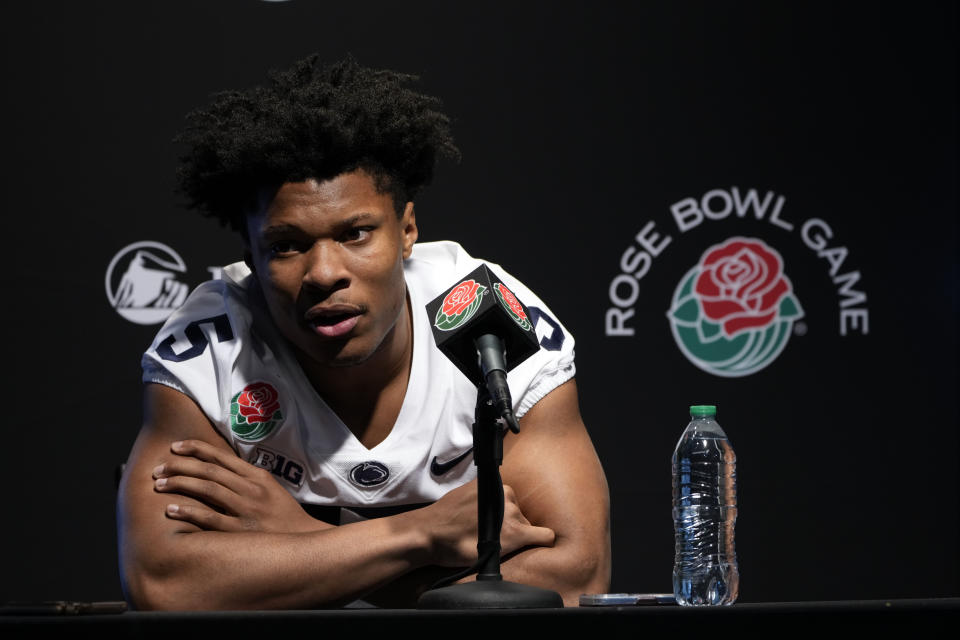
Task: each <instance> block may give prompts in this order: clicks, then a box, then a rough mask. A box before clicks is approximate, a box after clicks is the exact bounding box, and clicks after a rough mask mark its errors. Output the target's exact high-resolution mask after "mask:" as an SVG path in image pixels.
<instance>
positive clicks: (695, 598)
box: [673, 405, 740, 605]
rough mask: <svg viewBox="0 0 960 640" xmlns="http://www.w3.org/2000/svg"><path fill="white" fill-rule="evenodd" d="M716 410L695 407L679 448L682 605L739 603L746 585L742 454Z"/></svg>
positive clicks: (676, 506)
mask: <svg viewBox="0 0 960 640" xmlns="http://www.w3.org/2000/svg"><path fill="white" fill-rule="evenodd" d="M716 414H717V408H716V407H715V406H713V405H694V406H692V407H690V417H691V420H690V424H688V425H687V428H686V430H684V432H683V435H682V436H680V441H679V442H677V447H676V449H675V450H674V452H673V526H674V535H675V540H676V554H675V556H674V565H673V595H674V597H675V598H676V600H677V603H679V604H682V605H723V604H733V602H734V601H735V600H736V599H737V595H738V594H739V591H740V573H739V571H738V570H737V556H736V552H735V551H734V546H733V543H734V540H733V538H734V525H735V524H736V521H737V482H736V477H737V476H736V466H737V457H736V455H735V454H734V453H733V447H731V446H730V441H729V440H728V439H727V435H726V434H725V433H724V432H723V429H721V428H720V425H719V424H717V421H716V419H715V417H716Z"/></svg>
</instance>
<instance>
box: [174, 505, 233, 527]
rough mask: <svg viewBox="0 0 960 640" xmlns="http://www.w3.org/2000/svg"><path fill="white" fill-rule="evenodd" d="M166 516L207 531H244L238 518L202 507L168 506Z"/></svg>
mask: <svg viewBox="0 0 960 640" xmlns="http://www.w3.org/2000/svg"><path fill="white" fill-rule="evenodd" d="M166 514H167V517H168V518H172V519H173V520H182V521H184V522H189V523H191V524H195V525H196V526H198V527H200V528H201V529H205V530H207V531H240V530H241V529H242V527H241V526H240V524H239V522H238V521H237V519H236V518H232V517H230V516H226V515H223V514H222V513H217V512H216V511H214V510H213V509H210V508H208V507H205V506H201V505H189V504H168V505H167V508H166Z"/></svg>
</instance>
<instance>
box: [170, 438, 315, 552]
mask: <svg viewBox="0 0 960 640" xmlns="http://www.w3.org/2000/svg"><path fill="white" fill-rule="evenodd" d="M170 450H171V451H172V452H173V453H174V454H175V455H174V457H173V459H172V460H170V461H169V462H165V463H164V464H162V465H160V466H158V467H157V468H155V469H154V470H153V477H154V479H155V481H154V488H155V489H156V490H157V491H159V492H162V493H174V494H180V495H184V496H189V497H191V498H196V499H197V500H199V501H200V502H201V504H196V503H193V501H187V502H179V503H171V504H168V505H167V509H166V513H167V516H168V517H170V518H174V519H176V520H184V521H187V522H190V523H193V524H195V525H196V526H198V527H200V528H201V529H206V530H211V531H262V532H272V533H299V532H306V531H316V530H318V529H323V528H326V527H327V526H329V525H326V524H325V523H323V522H321V521H319V520H315V519H314V518H311V517H310V515H309V514H307V512H306V511H304V510H303V508H302V507H301V506H300V505H299V503H297V501H296V500H295V499H294V498H293V496H291V495H290V494H289V493H288V492H287V491H286V489H284V488H283V487H282V486H280V484H279V483H278V482H277V481H276V480H275V479H274V477H273V476H272V475H271V473H270V472H269V471H267V470H266V469H263V468H261V467H256V466H254V465H252V464H249V463H247V462H245V461H243V460H241V459H240V458H238V457H236V456H235V455H233V454H231V453H230V452H227V451H223V450H221V449H218V448H216V447H213V446H211V445H209V444H207V443H205V442H202V441H200V440H184V441H182V442H174V443H173V444H172V445H171V447H170Z"/></svg>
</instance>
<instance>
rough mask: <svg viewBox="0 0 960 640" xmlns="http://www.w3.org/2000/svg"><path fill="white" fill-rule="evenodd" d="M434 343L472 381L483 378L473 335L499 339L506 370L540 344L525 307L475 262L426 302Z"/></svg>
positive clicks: (522, 359) (495, 278)
mask: <svg viewBox="0 0 960 640" xmlns="http://www.w3.org/2000/svg"><path fill="white" fill-rule="evenodd" d="M427 317H429V318H430V322H431V323H432V327H433V336H434V339H435V340H436V343H437V347H438V348H439V349H440V350H441V351H442V352H443V353H444V354H445V355H446V356H447V357H448V358H450V360H451V361H453V363H454V364H455V365H456V366H457V368H458V369H460V371H462V372H463V374H464V375H465V376H467V378H469V379H470V380H471V381H472V382H473V383H474V384H476V385H478V386H479V385H480V384H482V383H483V375H482V373H481V371H480V366H479V364H478V361H477V348H476V346H475V345H474V340H475V339H476V338H478V337H479V336H481V335H484V334H493V335H495V336H497V337H499V338H500V339H501V340H503V344H504V350H505V352H506V365H507V370H508V371H509V370H510V369H513V368H514V367H515V366H517V365H518V364H520V363H521V362H523V361H524V360H526V359H527V358H529V357H530V356H532V355H533V354H534V353H536V352H537V351H538V350H539V349H540V341H539V340H538V339H537V333H536V330H535V329H534V327H533V323H532V322H531V321H530V311H529V309H527V307H526V305H524V304H523V303H522V302H521V301H520V300H518V299H517V297H516V296H515V295H514V293H513V292H512V291H511V290H510V289H509V288H508V287H507V286H506V285H505V284H504V282H503V279H501V278H500V277H499V276H497V275H496V274H494V273H493V271H491V270H490V268H489V267H487V266H486V265H480V266H479V267H477V268H476V269H474V270H473V271H471V272H470V273H469V274H467V275H466V276H464V277H463V278H461V279H460V280H458V282H457V283H456V284H455V285H453V286H452V287H450V288H449V289H447V290H446V291H444V292H443V293H441V294H440V295H439V296H437V297H436V298H434V299H433V300H432V301H431V302H430V303H428V304H427Z"/></svg>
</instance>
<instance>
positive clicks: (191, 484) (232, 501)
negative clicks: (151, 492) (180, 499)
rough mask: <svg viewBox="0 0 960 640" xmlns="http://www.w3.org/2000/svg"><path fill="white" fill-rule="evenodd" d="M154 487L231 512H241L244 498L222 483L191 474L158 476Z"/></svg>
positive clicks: (162, 491)
mask: <svg viewBox="0 0 960 640" xmlns="http://www.w3.org/2000/svg"><path fill="white" fill-rule="evenodd" d="M153 486H154V488H155V489H156V490H157V491H159V492H161V493H179V494H181V495H185V496H190V497H192V498H196V499H197V500H200V501H201V502H204V503H206V504H207V505H213V506H215V507H220V508H221V509H224V510H226V511H228V512H230V513H239V512H240V510H241V507H242V505H241V502H242V498H241V497H240V496H239V495H237V494H236V493H234V492H233V491H231V490H229V489H227V488H226V487H224V486H223V485H222V484H219V483H217V482H211V481H209V480H200V479H199V478H191V477H189V476H173V477H170V478H157V479H156V480H155V481H154V483H153Z"/></svg>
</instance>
